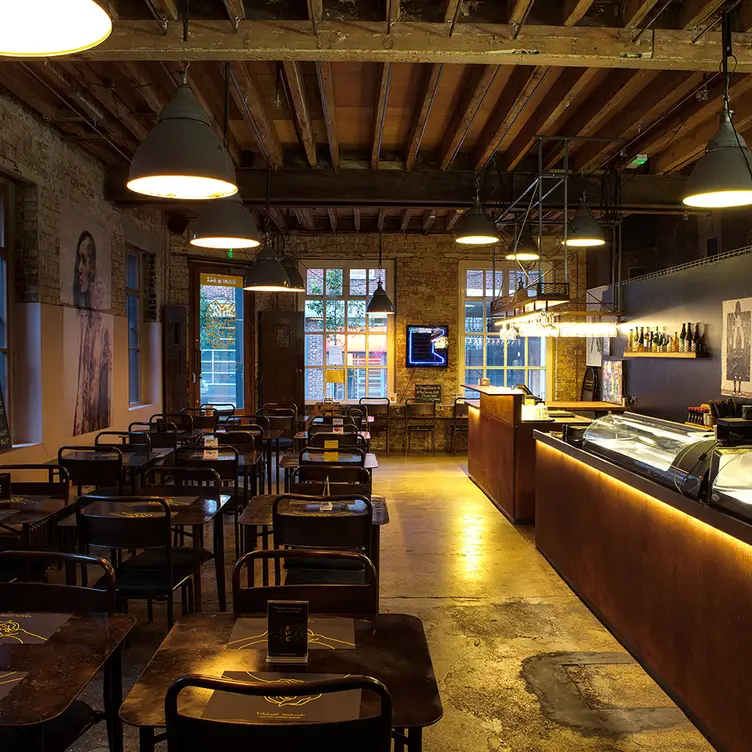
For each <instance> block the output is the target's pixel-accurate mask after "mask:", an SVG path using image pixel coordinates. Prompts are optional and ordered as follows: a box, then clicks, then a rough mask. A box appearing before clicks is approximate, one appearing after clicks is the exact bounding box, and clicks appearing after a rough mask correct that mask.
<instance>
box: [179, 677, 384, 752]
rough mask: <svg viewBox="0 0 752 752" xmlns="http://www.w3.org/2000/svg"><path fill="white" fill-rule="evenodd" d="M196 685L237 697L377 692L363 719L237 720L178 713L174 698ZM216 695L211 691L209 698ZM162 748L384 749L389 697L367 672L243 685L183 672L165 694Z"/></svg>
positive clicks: (183, 751) (184, 751) (186, 751)
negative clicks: (375, 707)
mask: <svg viewBox="0 0 752 752" xmlns="http://www.w3.org/2000/svg"><path fill="white" fill-rule="evenodd" d="M194 688H200V689H202V690H211V691H213V692H217V693H219V692H222V693H226V694H227V695H234V696H235V697H234V701H235V702H236V703H237V701H239V699H240V698H241V697H248V698H250V697H258V698H263V697H269V696H274V697H280V698H281V697H290V698H293V697H301V696H309V695H315V696H322V695H337V694H339V693H342V692H348V691H350V692H351V691H353V690H361V691H363V692H364V693H366V694H368V693H370V694H374V695H376V696H377V698H378V701H379V704H380V710H379V712H378V714H376V715H369V716H366V717H365V718H356V719H352V718H347V719H345V718H343V719H342V720H339V721H337V720H331V721H326V722H322V723H295V722H290V723H238V722H237V721H218V720H211V719H210V718H206V717H205V716H195V715H182V714H181V713H180V712H179V710H178V699H179V695H180V693H181V692H182V691H183V690H184V689H194ZM216 696H218V695H215V697H216ZM165 719H166V724H167V750H168V752H205V750H207V749H228V750H231V749H237V750H246V749H247V750H250V749H254V750H256V749H278V750H304V749H305V750H308V749H310V750H323V749H325V750H327V751H328V752H352V750H355V749H357V750H360V751H361V752H389V750H390V749H391V745H392V742H391V726H392V701H391V696H390V695H389V691H388V690H387V688H386V687H385V686H384V685H383V684H382V683H381V682H379V681H377V680H376V679H373V678H371V677H367V676H346V677H342V678H336V679H326V680H319V681H311V682H305V683H303V684H299V683H298V684H293V685H289V684H280V683H279V682H271V683H247V682H241V681H233V680H231V679H217V678H214V677H209V676H199V675H189V676H183V677H181V678H180V679H178V680H177V681H176V682H175V683H174V684H173V685H172V686H171V687H170V688H169V689H168V690H167V695H166V697H165Z"/></svg>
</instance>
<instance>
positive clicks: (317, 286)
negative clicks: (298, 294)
mask: <svg viewBox="0 0 752 752" xmlns="http://www.w3.org/2000/svg"><path fill="white" fill-rule="evenodd" d="M306 292H307V293H308V294H309V295H323V294H324V270H323V269H309V270H308V277H307V283H306Z"/></svg>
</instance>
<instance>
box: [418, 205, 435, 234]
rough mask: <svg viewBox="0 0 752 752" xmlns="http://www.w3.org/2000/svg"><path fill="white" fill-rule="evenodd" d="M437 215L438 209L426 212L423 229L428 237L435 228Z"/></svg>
mask: <svg viewBox="0 0 752 752" xmlns="http://www.w3.org/2000/svg"><path fill="white" fill-rule="evenodd" d="M437 215H438V211H437V210H436V209H426V211H425V212H424V214H423V224H422V229H423V232H424V233H425V234H426V235H427V234H428V233H429V232H430V231H431V227H433V223H434V222H435V221H436V217H437Z"/></svg>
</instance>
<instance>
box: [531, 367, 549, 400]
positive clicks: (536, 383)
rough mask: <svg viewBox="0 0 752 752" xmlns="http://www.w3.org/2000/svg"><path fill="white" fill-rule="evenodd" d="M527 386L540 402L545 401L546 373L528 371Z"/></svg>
mask: <svg viewBox="0 0 752 752" xmlns="http://www.w3.org/2000/svg"><path fill="white" fill-rule="evenodd" d="M527 386H528V388H529V389H530V391H531V392H532V393H533V394H535V395H537V396H538V397H540V398H541V399H542V400H544V399H546V372H545V371H543V370H541V371H535V370H531V371H528V372H527Z"/></svg>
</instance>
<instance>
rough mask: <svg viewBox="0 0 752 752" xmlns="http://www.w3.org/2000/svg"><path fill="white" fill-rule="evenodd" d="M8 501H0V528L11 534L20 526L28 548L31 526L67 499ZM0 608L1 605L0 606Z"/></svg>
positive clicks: (17, 498)
mask: <svg viewBox="0 0 752 752" xmlns="http://www.w3.org/2000/svg"><path fill="white" fill-rule="evenodd" d="M13 499H15V501H13V500H11V501H10V502H9V501H7V500H6V501H4V502H3V501H0V530H6V531H8V532H10V533H12V534H13V535H18V530H17V529H16V528H17V527H18V526H20V527H21V542H22V545H23V547H24V548H28V544H29V536H30V532H31V528H32V526H33V525H36V524H38V523H40V522H44V521H45V520H48V519H50V518H51V517H54V516H55V515H57V514H59V513H60V512H62V511H63V510H64V509H65V508H66V507H67V506H68V501H67V499H55V498H51V497H49V496H30V495H28V494H27V495H24V496H14V497H13ZM11 509H14V510H15V511H14V512H13V514H11V515H8V516H6V515H5V513H6V512H8V511H10V510H11ZM0 608H1V606H0Z"/></svg>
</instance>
